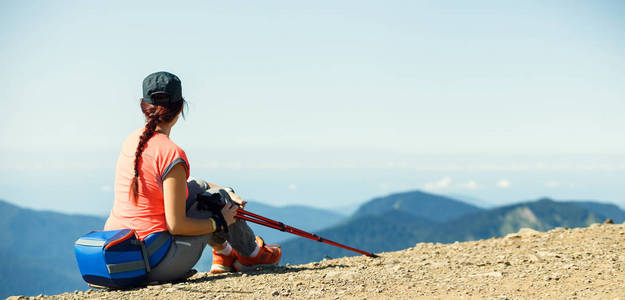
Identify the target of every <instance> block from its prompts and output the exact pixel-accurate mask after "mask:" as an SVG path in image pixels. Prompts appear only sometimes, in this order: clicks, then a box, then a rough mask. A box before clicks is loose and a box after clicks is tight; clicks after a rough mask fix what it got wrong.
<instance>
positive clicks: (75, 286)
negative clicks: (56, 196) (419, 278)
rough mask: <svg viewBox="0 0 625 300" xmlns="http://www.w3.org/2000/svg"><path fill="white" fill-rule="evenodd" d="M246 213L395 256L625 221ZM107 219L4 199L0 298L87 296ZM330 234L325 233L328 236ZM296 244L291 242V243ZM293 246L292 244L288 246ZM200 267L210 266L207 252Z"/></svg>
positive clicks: (306, 246) (426, 198) (538, 211)
mask: <svg viewBox="0 0 625 300" xmlns="http://www.w3.org/2000/svg"><path fill="white" fill-rule="evenodd" d="M246 209H247V210H249V211H251V212H254V213H257V214H259V215H262V216H265V217H268V218H271V219H274V220H277V221H282V222H284V223H285V224H288V225H291V226H294V227H297V228H300V229H302V230H305V231H309V232H314V233H318V234H319V235H320V236H323V237H325V238H329V239H332V240H335V241H336V242H339V243H343V244H346V245H349V246H352V247H356V248H362V249H363V250H367V251H372V252H382V251H392V250H398V249H404V248H408V247H412V246H414V245H415V244H416V243H417V242H454V241H465V240H472V239H483V238H490V237H494V236H502V235H505V234H507V233H510V232H516V231H518V229H519V228H521V227H531V228H535V229H538V230H548V229H551V228H554V227H557V226H566V227H579V226H587V225H589V224H591V223H594V222H601V221H603V220H604V219H605V218H612V219H613V220H614V221H615V222H618V223H621V222H623V221H625V211H623V210H621V209H620V208H619V207H617V206H616V205H613V204H605V203H599V202H593V201H585V202H575V201H566V202H559V201H553V200H550V199H541V200H538V201H533V202H525V203H520V204H514V205H508V206H503V207H496V208H491V209H482V208H479V207H476V206H474V205H471V204H467V203H465V202H462V201H458V200H456V199H453V198H451V197H444V196H438V195H433V194H428V193H424V192H420V191H414V192H406V193H399V194H393V195H389V196H386V197H380V198H375V199H372V200H370V201H368V202H366V203H364V204H363V205H361V206H360V207H359V208H358V210H357V211H356V212H355V213H354V214H352V215H351V216H344V215H341V214H337V213H335V212H331V211H327V210H323V209H315V208H311V207H306V206H285V207H273V206H270V205H265V204H261V203H257V202H250V203H249V204H248V206H247V208H246ZM104 221H105V219H104V218H102V217H93V216H84V215H69V214H62V213H56V212H50V211H36V210H31V209H24V208H20V207H17V206H15V205H13V204H9V203H7V202H4V201H2V200H0V228H2V229H3V230H2V232H0V238H1V239H2V241H3V243H0V257H1V261H0V263H1V264H2V267H0V297H7V296H10V295H37V294H40V293H43V294H57V293H61V292H65V291H73V290H81V289H86V288H87V286H86V285H85V283H84V282H83V281H82V278H81V277H80V274H79V272H78V268H77V266H76V262H75V259H74V252H73V243H74V241H75V240H76V238H78V237H79V236H81V235H82V234H84V233H87V232H89V231H91V230H95V229H101V228H102V227H103V225H104ZM251 226H252V228H253V229H254V231H255V232H256V233H257V234H259V235H261V236H263V237H264V239H265V240H266V241H267V242H268V243H276V242H278V243H280V242H282V243H281V244H282V250H283V253H284V255H283V259H282V264H285V263H292V264H294V263H305V262H310V261H315V260H321V259H323V258H325V257H327V256H329V257H340V256H347V255H355V254H354V253H351V252H348V251H345V250H342V249H340V248H337V247H332V246H328V245H325V244H321V243H318V242H315V241H311V240H307V239H304V238H300V237H295V236H293V235H290V234H286V233H283V232H280V231H276V230H272V229H269V228H265V227H262V226H258V225H255V224H252V225H251ZM324 228H325V229H324ZM289 238H291V239H289ZM285 239H288V240H287V241H284V240H285ZM204 253H205V254H204V255H203V257H202V259H201V260H200V262H199V263H198V264H197V265H196V268H198V269H199V270H203V271H206V270H208V268H209V267H210V263H211V254H210V249H207V251H205V252H204Z"/></svg>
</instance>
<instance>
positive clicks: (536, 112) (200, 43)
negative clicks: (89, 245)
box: [0, 1, 625, 213]
mask: <svg viewBox="0 0 625 300" xmlns="http://www.w3.org/2000/svg"><path fill="white" fill-rule="evenodd" d="M624 36H625V2H622V1H549V2H546V1H520V2H512V1H470V2H467V1H444V2H441V1H383V2H382V1H340V2H338V1H315V2H308V3H303V2H293V1H263V2H258V3H251V4H250V3H246V2H239V1H228V2H225V1H222V2H217V1H197V2H184V3H172V2H163V1H149V2H148V1H136V2H132V3H127V2H122V1H107V2H84V1H83V2H81V1H29V2H24V1H2V2H1V3H0V82H1V87H2V90H3V93H2V94H3V95H2V97H0V104H1V105H2V107H3V109H2V111H3V112H5V113H4V117H3V118H0V140H2V143H0V181H2V183H0V198H3V199H6V200H8V201H11V202H15V203H19V204H21V205H24V206H28V207H36V208H46V209H56V210H61V211H69V212H82V213H88V212H92V211H97V212H95V213H102V212H106V210H107V209H108V208H110V205H111V204H112V192H111V190H110V186H111V183H112V180H113V176H114V164H115V159H116V157H117V153H118V151H119V147H120V145H121V142H122V141H123V139H124V138H125V136H126V135H127V134H128V133H129V132H131V131H132V130H133V129H135V128H137V127H139V126H141V125H142V116H141V114H140V111H139V108H138V105H137V103H138V102H137V101H138V100H137V99H138V98H139V97H140V93H141V81H142V79H143V78H144V77H145V75H147V74H149V73H151V72H154V71H158V70H167V71H170V72H173V73H175V74H177V75H179V77H180V78H181V79H182V81H183V94H184V95H185V97H186V99H187V100H188V101H189V111H188V117H187V119H186V120H184V121H182V122H180V123H179V124H178V125H177V126H176V127H175V128H174V130H173V132H172V136H171V137H172V139H173V140H174V141H175V142H176V143H178V144H179V145H180V146H182V147H183V148H184V149H185V150H186V151H187V154H188V155H189V159H190V160H191V162H190V163H191V168H192V174H193V175H195V176H197V177H203V178H207V179H209V180H211V181H214V182H216V183H218V184H226V185H233V186H235V187H237V189H238V190H239V193H240V194H242V195H243V196H244V197H247V198H251V199H256V200H258V201H262V202H266V203H272V204H277V205H284V204H306V205H315V206H320V207H343V206H354V205H357V204H358V203H360V202H362V201H365V200H367V199H369V198H371V197H374V196H380V195H384V194H388V193H391V192H397V191H404V190H412V189H425V190H429V191H432V192H436V193H442V194H461V195H467V196H471V197H477V198H480V199H483V200H485V201H488V202H491V203H497V204H503V203H509V202H513V201H521V200H528V199H533V198H536V197H541V196H552V197H556V198H567V199H598V200H602V201H609V202H615V203H619V204H620V205H625V197H623V192H625V189H624V188H622V187H621V186H622V185H623V184H622V182H623V180H625V172H624V171H625V160H623V159H624V158H625V156H624V155H623V153H625V139H623V137H624V135H623V130H622V128H624V127H625V119H624V118H623V117H622V114H623V112H624V111H625V84H624V83H625V55H624V53H625V38H623V37H624Z"/></svg>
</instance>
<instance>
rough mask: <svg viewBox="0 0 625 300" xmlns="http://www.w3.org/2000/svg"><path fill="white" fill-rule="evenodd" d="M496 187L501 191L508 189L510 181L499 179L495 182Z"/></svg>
mask: <svg viewBox="0 0 625 300" xmlns="http://www.w3.org/2000/svg"><path fill="white" fill-rule="evenodd" d="M497 187H498V188H501V189H507V188H509V187H510V181H509V180H508V179H501V180H499V181H498V182H497Z"/></svg>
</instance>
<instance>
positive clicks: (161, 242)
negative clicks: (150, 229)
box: [147, 231, 171, 257]
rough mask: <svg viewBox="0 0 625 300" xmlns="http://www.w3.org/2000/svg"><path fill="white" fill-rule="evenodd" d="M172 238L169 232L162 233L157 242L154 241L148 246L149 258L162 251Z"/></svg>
mask: <svg viewBox="0 0 625 300" xmlns="http://www.w3.org/2000/svg"><path fill="white" fill-rule="evenodd" d="M170 237H171V235H170V234H169V232H167V231H163V232H161V233H160V234H159V235H158V237H157V238H156V240H154V241H153V242H152V243H151V244H150V245H149V246H147V252H148V257H149V256H152V254H154V253H156V251H158V250H159V249H161V247H163V245H165V243H167V241H169V238H170Z"/></svg>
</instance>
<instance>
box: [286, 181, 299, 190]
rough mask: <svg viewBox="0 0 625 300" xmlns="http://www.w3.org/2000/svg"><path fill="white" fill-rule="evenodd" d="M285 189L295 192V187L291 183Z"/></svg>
mask: <svg viewBox="0 0 625 300" xmlns="http://www.w3.org/2000/svg"><path fill="white" fill-rule="evenodd" d="M287 188H288V189H289V190H291V191H294V190H297V185H295V184H292V183H291V184H289V186H288V187H287Z"/></svg>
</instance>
